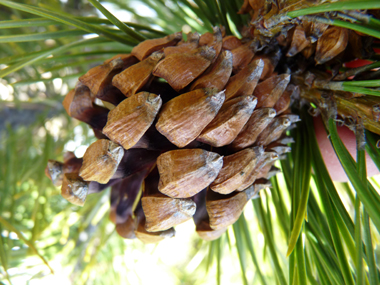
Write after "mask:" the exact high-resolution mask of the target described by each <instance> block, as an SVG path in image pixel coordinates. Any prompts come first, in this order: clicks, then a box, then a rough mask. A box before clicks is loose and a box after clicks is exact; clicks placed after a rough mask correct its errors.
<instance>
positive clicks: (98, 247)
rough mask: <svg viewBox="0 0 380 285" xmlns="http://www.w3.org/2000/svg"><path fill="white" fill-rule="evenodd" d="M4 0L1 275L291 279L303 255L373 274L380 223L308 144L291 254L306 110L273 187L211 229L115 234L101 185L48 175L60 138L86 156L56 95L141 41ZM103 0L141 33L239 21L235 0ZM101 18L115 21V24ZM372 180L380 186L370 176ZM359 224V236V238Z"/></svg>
mask: <svg viewBox="0 0 380 285" xmlns="http://www.w3.org/2000/svg"><path fill="white" fill-rule="evenodd" d="M2 2H7V1H0V70H1V71H0V75H1V76H0V78H1V79H0V140H1V141H0V257H1V259H0V264H1V266H0V282H1V283H2V284H52V283H54V284H57V285H58V284H152V283H153V282H159V283H162V284H215V283H218V284H220V283H221V284H290V283H291V284H305V283H302V282H300V280H302V279H297V278H295V279H294V280H296V281H294V282H290V281H289V282H288V280H289V279H290V280H292V279H291V277H292V276H293V274H296V273H297V270H301V271H302V268H303V270H304V272H305V274H306V275H307V282H308V283H310V284H344V282H345V281H346V275H347V274H349V275H351V274H352V276H354V277H355V278H356V276H357V275H358V274H359V273H358V272H359V271H360V270H363V272H365V273H366V274H365V275H366V278H365V279H364V280H365V281H364V282H365V283H366V284H375V283H373V282H376V280H378V275H379V272H378V266H379V261H378V258H379V255H380V251H379V247H378V245H379V238H380V236H379V230H378V228H376V227H375V226H374V225H373V224H372V223H371V222H370V221H369V218H368V214H367V213H366V211H365V210H363V209H362V208H361V207H360V203H359V202H358V199H357V198H356V196H355V190H354V189H353V187H352V186H351V185H350V184H349V183H335V184H332V182H331V180H329V178H328V177H326V175H327V174H326V173H325V172H322V170H321V169H323V166H322V165H320V164H318V163H317V162H318V161H319V162H320V160H318V157H317V156H316V158H315V159H314V160H313V163H314V164H313V168H314V173H315V172H317V173H323V174H322V176H320V177H318V176H314V174H312V175H311V181H310V188H309V187H308V186H306V188H307V189H311V191H310V196H309V200H308V201H306V202H307V203H308V204H307V212H306V213H307V215H306V218H307V222H303V227H302V230H301V235H300V238H299V240H298V242H297V245H296V249H295V252H296V253H297V254H298V255H294V254H292V255H291V257H290V258H288V257H287V256H286V254H287V249H288V243H289V237H290V234H291V231H292V227H293V223H294V219H295V212H296V210H297V209H298V207H299V206H301V201H300V196H301V189H302V187H301V186H300V185H301V184H302V183H304V182H305V181H306V180H307V178H305V177H304V176H303V175H306V176H307V171H306V170H307V169H308V168H309V169H310V167H311V161H310V158H308V157H311V156H312V155H311V150H312V149H313V148H317V146H316V144H315V138H314V137H313V135H312V131H311V133H310V129H311V130H312V123H311V121H310V118H309V117H305V116H304V117H303V122H302V123H300V125H299V128H298V129H297V130H294V131H293V136H294V137H295V138H296V141H297V143H296V144H295V145H293V151H292V153H290V154H289V156H288V159H287V160H285V161H282V162H281V163H278V165H277V166H278V167H281V168H282V170H283V173H284V174H280V175H277V178H273V179H272V184H273V188H271V189H266V190H263V191H262V192H261V197H260V199H257V200H253V202H252V203H249V204H248V205H247V207H246V210H245V212H244V214H243V215H242V217H241V218H240V219H239V220H238V222H237V223H236V224H235V225H234V226H231V227H230V228H229V230H228V232H227V233H226V234H224V235H223V236H222V237H221V238H220V239H219V240H217V241H214V242H204V241H202V240H200V239H199V238H198V236H197V235H196V233H195V231H194V228H195V227H194V225H193V222H192V221H189V222H187V223H185V224H183V225H180V226H178V227H176V232H177V235H176V237H175V238H173V239H170V240H165V241H163V242H161V243H159V244H158V245H144V244H142V243H141V242H140V241H139V240H124V239H122V238H121V237H119V236H118V235H117V234H116V232H115V230H114V225H113V224H112V223H111V222H110V221H109V219H108V211H109V189H108V190H105V191H103V192H101V193H98V194H92V195H90V196H89V197H88V198H87V201H86V203H85V206H84V207H77V206H73V205H71V204H69V203H68V202H67V201H66V200H65V199H63V198H62V197H61V196H60V189H59V188H57V187H54V186H53V185H52V183H51V182H50V180H49V179H48V178H47V177H46V176H45V174H44V168H45V166H46V163H47V160H48V159H55V160H61V161H62V160H63V153H64V152H65V151H74V152H75V154H76V155H77V156H81V155H83V153H84V151H85V149H86V147H87V146H88V145H89V144H91V143H92V142H93V141H94V140H95V139H94V137H93V134H92V130H90V129H89V128H88V127H87V126H86V125H85V124H83V123H80V122H78V121H76V120H72V119H71V118H69V117H68V115H67V114H66V112H65V111H64V109H63V107H62V105H61V102H62V100H63V98H64V95H66V94H67V92H68V91H69V90H70V89H71V88H73V87H74V85H75V83H76V79H77V78H78V77H79V76H80V75H82V74H84V73H85V72H86V71H87V70H88V69H89V68H91V67H93V66H96V65H98V64H100V63H102V62H103V61H104V60H105V59H107V58H110V57H111V56H113V55H115V54H118V53H128V52H129V51H130V50H131V48H132V47H133V45H135V44H136V40H134V39H133V37H130V38H127V43H122V42H117V41H114V40H110V39H109V38H107V37H105V36H100V37H96V36H95V34H94V33H92V32H88V31H87V32H86V31H83V30H81V29H78V28H71V27H70V28H69V27H68V26H67V25H64V24H62V23H59V22H56V21H53V20H51V19H45V18H41V16H39V15H38V14H34V15H33V14H31V13H27V12H25V11H22V9H18V8H17V7H13V8H12V7H10V6H9V5H8V6H3V5H2V4H4V3H2ZM13 2H14V3H17V4H18V3H21V4H30V5H32V6H25V7H29V8H30V7H39V8H42V9H48V11H52V12H55V13H58V14H59V15H61V16H62V17H67V18H70V17H71V18H73V19H77V20H80V21H82V22H83V23H89V24H92V25H94V26H96V27H100V26H101V25H103V24H110V22H108V21H107V20H105V17H104V16H103V15H102V14H101V13H100V12H99V11H97V9H95V8H94V6H93V5H92V4H91V3H89V2H88V1H85V0H83V1H80V0H66V1H65V0H61V1H57V0H45V1H38V0H24V1H13ZM101 3H102V4H103V5H104V7H106V8H107V9H109V10H110V11H111V12H113V13H114V15H115V16H116V17H118V18H119V19H120V20H122V21H125V22H128V25H129V26H130V27H133V28H135V29H136V30H137V31H139V32H141V34H143V35H144V36H145V37H146V38H153V37H159V36H162V35H163V34H169V33H173V32H176V31H179V30H183V31H189V30H192V31H198V32H200V33H203V32H205V31H210V30H211V29H212V26H213V25H217V24H223V25H225V26H226V27H227V32H229V33H234V34H236V35H239V33H238V28H239V26H241V25H242V23H246V22H247V21H248V17H247V16H241V15H237V14H236V11H237V10H238V9H239V7H240V6H241V4H242V3H243V1H226V2H225V3H224V1H163V0H162V1H160V0H157V1H154V0H145V1H124V0H107V1H102V2H101ZM215 3H216V4H215ZM205 5H206V6H205ZM213 5H216V6H213ZM218 5H219V6H218ZM22 7H24V6H22ZM205 7H211V8H207V9H205ZM33 11H34V10H33ZM36 11H37V12H38V10H36ZM74 17H76V18H74ZM90 17H91V18H90ZM132 22H133V23H134V24H133V23H132ZM107 29H108V31H109V32H110V33H111V34H112V35H115V36H118V35H120V34H121V32H120V31H118V30H116V29H115V28H114V27H113V26H112V25H108V26H107ZM50 54H53V56H51V55H50ZM11 69H12V71H13V72H11V71H10V70H11ZM301 115H302V116H303V114H301ZM304 134H308V135H307V136H305V135H304ZM309 147H310V148H309ZM376 151H377V155H378V150H376ZM375 154H376V153H375ZM313 155H314V154H313ZM320 171H321V172H320ZM305 173H306V174H305ZM309 175H310V173H309ZM321 181H323V183H322V184H321ZM326 181H327V182H326ZM369 181H370V183H371V185H372V187H373V189H374V190H373V191H375V192H376V193H378V192H379V178H378V177H377V178H375V179H370V180H369ZM306 184H307V183H306ZM297 185H298V186H297ZM302 185H303V184H302ZM294 189H295V190H294ZM296 191H299V192H296ZM326 197H327V198H326ZM376 197H378V194H377V196H376ZM306 202H305V203H306ZM374 203H377V202H376V201H375V202H374ZM376 207H380V204H379V203H378V204H376ZM357 213H361V214H360V215H359V221H360V219H361V220H362V221H361V223H360V222H359V224H358V221H357V220H355V217H356V216H357V215H356V214H357ZM379 215H380V212H379ZM360 217H361V218H360ZM302 220H303V218H302ZM357 225H358V226H357ZM358 228H359V231H358V230H357V229H358ZM358 232H361V233H362V234H363V237H360V238H359V239H358V240H359V241H360V242H361V239H363V244H362V243H360V246H359V247H356V246H355V242H357V241H356V240H355V238H356V234H358ZM357 248H360V249H361V248H363V254H364V255H365V257H364V258H363V260H364V265H363V264H362V265H360V264H359V265H358V264H357V263H356V260H355V258H356V256H357V254H358V253H357V251H356V250H357ZM360 251H361V250H360ZM342 254H343V255H345V256H346V257H345V258H344V257H342ZM371 260H373V261H371ZM371 262H372V263H371ZM297 264H298V265H297ZM342 264H343V265H342ZM345 265H347V266H345ZM295 268H296V269H295ZM299 268H301V269H299ZM302 272H303V271H302ZM302 272H301V274H300V276H302ZM306 275H305V276H306ZM300 278H301V277H300ZM305 278H306V277H305ZM297 280H298V281H297ZM297 282H300V283H297ZM358 284H362V283H358Z"/></svg>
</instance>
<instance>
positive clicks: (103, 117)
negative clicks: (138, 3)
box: [47, 28, 299, 242]
mask: <svg viewBox="0 0 380 285" xmlns="http://www.w3.org/2000/svg"><path fill="white" fill-rule="evenodd" d="M278 61H279V56H278V53H276V52H272V53H260V52H259V51H258V49H257V46H256V44H255V42H254V41H253V40H252V39H250V38H244V39H242V40H239V39H238V38H236V37H233V36H227V37H224V35H223V34H222V31H221V29H220V28H214V32H213V33H206V34H204V35H202V36H200V35H199V34H197V33H190V34H187V40H186V41H185V40H183V39H182V34H181V33H176V34H173V35H169V36H167V37H164V38H161V39H153V40H146V41H144V42H142V43H140V44H139V45H137V46H136V47H135V48H133V50H132V52H131V54H123V55H117V56H115V57H113V58H111V59H109V60H107V61H105V62H104V63H103V64H102V65H100V66H97V67H94V68H92V69H90V70H89V71H88V72H87V73H86V74H85V75H83V76H82V77H80V78H79V82H78V84H77V86H76V88H75V89H74V90H72V91H70V92H69V94H68V95H67V96H66V98H65V100H64V102H63V105H64V107H65V109H66V111H67V112H68V114H69V115H70V116H72V117H74V118H76V119H78V120H81V121H83V122H85V123H88V124H89V125H90V126H91V127H92V128H93V129H94V131H95V134H96V136H97V137H98V138H99V140H98V141H96V142H95V143H93V144H92V145H91V146H90V147H89V148H88V149H87V151H86V153H85V155H84V157H83V160H80V159H75V160H74V159H71V160H66V161H65V162H64V163H63V166H62V164H59V163H54V162H53V161H51V162H50V163H49V165H48V167H47V173H48V175H49V176H50V177H51V178H52V180H54V182H55V184H59V183H60V181H64V182H63V186H62V193H65V198H66V199H68V200H69V201H71V202H73V203H75V204H78V205H83V203H84V201H85V197H86V195H87V194H89V193H94V192H98V191H101V190H103V189H105V188H106V187H108V186H112V191H111V192H112V193H111V213H110V218H111V220H112V221H113V222H114V223H115V224H116V230H117V232H118V233H119V234H120V235H121V236H123V237H125V238H134V237H137V238H139V239H141V240H142V241H143V242H157V241H159V240H162V239H163V238H166V237H171V236H173V235H174V229H173V227H174V226H176V225H177V224H179V223H182V222H184V221H186V220H188V219H191V218H192V217H193V218H194V222H195V224H196V228H197V232H198V234H199V235H200V236H201V237H202V238H204V239H207V240H212V239H216V238H218V237H219V236H220V235H221V234H222V233H223V232H224V231H225V230H226V229H227V227H228V226H229V225H231V224H233V223H234V222H235V221H236V220H237V219H238V218H239V216H240V214H241V213H242V211H243V209H244V206H245V204H246V203H247V201H249V200H250V199H252V198H256V197H259V191H260V190H261V189H263V188H266V187H269V186H270V183H269V181H268V179H269V178H270V177H271V176H273V175H275V174H276V173H277V172H278V169H276V168H275V167H274V166H273V164H274V162H275V161H276V160H277V159H280V158H282V157H283V155H284V153H286V152H289V151H290V148H289V147H288V146H287V143H288V142H290V141H291V139H289V138H288V137H287V136H286V135H285V132H286V131H287V130H288V129H289V128H291V127H292V125H293V124H294V123H296V122H297V121H298V120H299V119H298V116H296V115H292V114H291V113H290V110H289V106H290V103H291V101H292V96H293V94H295V93H297V88H296V87H295V86H294V85H292V84H289V82H290V75H289V74H285V73H283V74H278V73H277V72H275V71H274V70H275V67H276V65H277V63H278ZM97 99H100V100H103V101H106V102H108V103H111V104H112V105H113V106H114V107H113V108H111V109H112V110H109V109H107V108H104V107H101V106H99V105H97V104H96V100H97ZM107 106H109V104H107ZM78 161H79V162H80V163H81V167H80V169H79V168H78V167H74V166H71V164H73V165H74V164H75V165H77V164H78Z"/></svg>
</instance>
